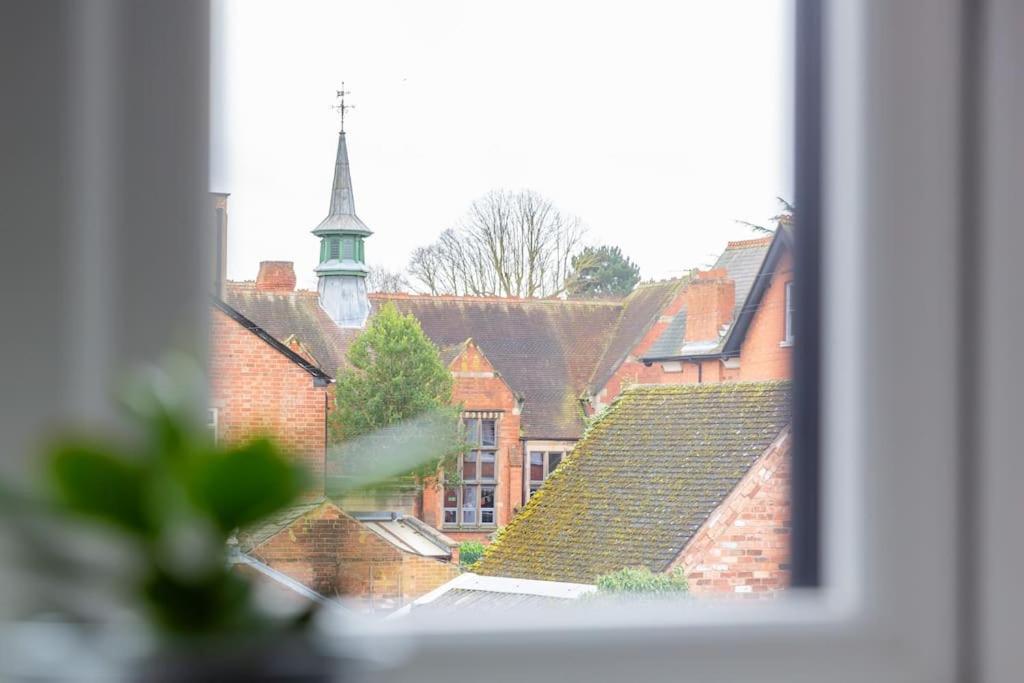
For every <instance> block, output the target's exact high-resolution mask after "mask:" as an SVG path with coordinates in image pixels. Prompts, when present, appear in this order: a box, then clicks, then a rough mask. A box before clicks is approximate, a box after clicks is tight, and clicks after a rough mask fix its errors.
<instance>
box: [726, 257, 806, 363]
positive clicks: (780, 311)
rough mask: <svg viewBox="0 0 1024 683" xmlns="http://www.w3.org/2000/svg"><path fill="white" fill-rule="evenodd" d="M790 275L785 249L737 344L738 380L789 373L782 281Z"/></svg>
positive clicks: (790, 261) (790, 264) (790, 260)
mask: <svg viewBox="0 0 1024 683" xmlns="http://www.w3.org/2000/svg"><path fill="white" fill-rule="evenodd" d="M792 279H793V255H792V252H790V251H789V250H787V251H786V252H785V253H784V254H783V255H782V256H781V257H780V258H779V261H778V263H777V264H776V266H775V273H774V275H773V276H772V279H771V282H770V284H769V285H768V289H767V290H766V291H765V293H764V296H763V297H762V298H761V305H760V307H759V308H758V309H757V313H756V314H755V315H754V319H753V320H752V321H751V323H750V328H749V329H748V330H747V336H746V338H745V339H744V340H743V345H742V346H741V347H740V377H739V378H740V380H741V381H757V380H766V379H784V378H786V377H790V376H792V368H791V364H792V362H793V348H792V347H791V346H785V345H782V341H783V340H784V339H785V336H786V283H787V282H790V281H791V280H792Z"/></svg>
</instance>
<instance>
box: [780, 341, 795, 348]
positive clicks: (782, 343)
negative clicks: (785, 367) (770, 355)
mask: <svg viewBox="0 0 1024 683" xmlns="http://www.w3.org/2000/svg"><path fill="white" fill-rule="evenodd" d="M791 346H793V340H792V339H789V340H783V341H780V342H779V348H780V349H788V348H790V347H791Z"/></svg>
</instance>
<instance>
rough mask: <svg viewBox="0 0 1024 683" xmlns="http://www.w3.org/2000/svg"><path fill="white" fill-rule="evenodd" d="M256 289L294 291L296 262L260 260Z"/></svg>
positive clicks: (261, 290) (262, 290)
mask: <svg viewBox="0 0 1024 683" xmlns="http://www.w3.org/2000/svg"><path fill="white" fill-rule="evenodd" d="M256 289H257V290H258V291H260V292H277V293H287V292H294V291H295V264H293V263H292V262H291V261H260V274H259V275H257V276H256Z"/></svg>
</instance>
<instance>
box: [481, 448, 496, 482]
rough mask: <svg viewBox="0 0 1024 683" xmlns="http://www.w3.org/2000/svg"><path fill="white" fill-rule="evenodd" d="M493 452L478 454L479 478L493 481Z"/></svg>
mask: <svg viewBox="0 0 1024 683" xmlns="http://www.w3.org/2000/svg"><path fill="white" fill-rule="evenodd" d="M494 461H495V457H494V451H483V452H481V453H480V478H481V479H494Z"/></svg>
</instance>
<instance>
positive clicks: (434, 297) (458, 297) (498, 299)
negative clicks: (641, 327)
mask: <svg viewBox="0 0 1024 683" xmlns="http://www.w3.org/2000/svg"><path fill="white" fill-rule="evenodd" d="M369 297H370V298H371V299H389V300H390V299H395V300H401V301H467V302H481V303H503V304H574V305H585V306H621V305H622V301H623V300H622V299H613V300H607V299H559V298H552V297H547V298H543V299H541V298H532V297H515V296H472V295H463V294H409V293H406V292H372V293H371V294H370V295H369Z"/></svg>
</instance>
